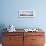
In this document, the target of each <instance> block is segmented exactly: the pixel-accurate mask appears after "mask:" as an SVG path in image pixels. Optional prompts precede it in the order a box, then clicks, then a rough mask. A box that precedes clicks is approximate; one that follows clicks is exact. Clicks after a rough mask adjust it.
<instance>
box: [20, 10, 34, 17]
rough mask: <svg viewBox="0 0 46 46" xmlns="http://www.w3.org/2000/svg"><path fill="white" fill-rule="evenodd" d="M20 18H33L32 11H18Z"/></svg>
mask: <svg viewBox="0 0 46 46" xmlns="http://www.w3.org/2000/svg"><path fill="white" fill-rule="evenodd" d="M19 16H20V17H34V16H35V14H34V11H33V10H20V11H19Z"/></svg>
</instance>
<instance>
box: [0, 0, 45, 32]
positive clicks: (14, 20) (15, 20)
mask: <svg viewBox="0 0 46 46" xmlns="http://www.w3.org/2000/svg"><path fill="white" fill-rule="evenodd" d="M21 9H29V10H34V11H35V12H36V16H35V17H33V18H20V17H19V14H18V11H19V10H21ZM9 24H13V25H14V26H15V28H29V27H30V28H31V27H40V28H42V29H43V30H44V31H45V32H46V0H0V31H1V29H2V27H3V28H4V27H6V26H7V25H9Z"/></svg>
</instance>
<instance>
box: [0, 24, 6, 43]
mask: <svg viewBox="0 0 46 46" xmlns="http://www.w3.org/2000/svg"><path fill="white" fill-rule="evenodd" d="M4 28H5V25H4V24H0V43H2V36H3V34H2V32H5V31H4V30H3V29H4Z"/></svg>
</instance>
